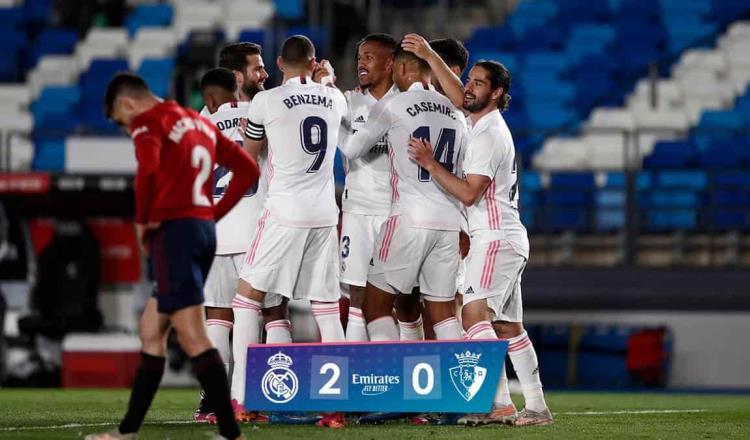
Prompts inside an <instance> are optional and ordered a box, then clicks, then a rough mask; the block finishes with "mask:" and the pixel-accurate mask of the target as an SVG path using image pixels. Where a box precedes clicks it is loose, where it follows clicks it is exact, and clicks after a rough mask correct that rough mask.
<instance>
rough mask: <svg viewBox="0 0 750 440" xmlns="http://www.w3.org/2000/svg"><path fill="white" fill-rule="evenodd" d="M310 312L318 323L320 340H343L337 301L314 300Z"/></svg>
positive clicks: (344, 338) (342, 328)
mask: <svg viewBox="0 0 750 440" xmlns="http://www.w3.org/2000/svg"><path fill="white" fill-rule="evenodd" d="M312 313H313V317H315V322H316V323H317V324H318V330H319V331H320V340H321V342H343V341H345V340H346V337H345V336H344V327H343V326H342V325H341V318H340V315H339V303H338V302H314V303H312Z"/></svg>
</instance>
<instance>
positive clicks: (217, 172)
mask: <svg viewBox="0 0 750 440" xmlns="http://www.w3.org/2000/svg"><path fill="white" fill-rule="evenodd" d="M249 108H250V102H246V101H232V102H227V103H224V104H222V105H220V106H219V108H218V109H217V110H216V112H215V113H213V114H209V115H208V120H210V121H211V122H213V123H214V125H216V128H218V129H219V130H220V131H221V133H222V134H223V135H224V136H226V137H227V138H229V139H231V140H233V141H235V142H237V143H239V144H242V140H243V139H242V128H241V123H240V121H241V120H242V119H243V118H246V117H247V112H248V109H249ZM264 163H265V161H264V158H263V156H261V157H259V158H258V166H259V167H260V168H261V170H262V169H263V165H264ZM265 176H266V173H264V172H261V176H260V179H259V180H258V183H257V184H256V185H254V186H252V187H251V188H250V189H248V190H247V191H246V192H245V195H244V196H243V198H242V199H240V201H239V202H237V205H236V206H235V207H234V208H233V209H232V210H231V211H230V212H229V213H228V214H227V215H226V216H225V217H224V218H223V219H221V221H220V222H218V223H217V224H216V253H217V254H219V255H222V254H234V253H241V252H245V250H246V249H247V246H248V242H249V240H250V238H251V237H252V233H253V231H254V230H255V223H256V220H257V218H258V216H259V213H260V211H261V210H262V208H263V201H264V199H265V195H266V192H267V189H268V181H267V179H266V177H265ZM231 178H232V172H231V171H229V168H227V167H224V166H218V165H217V166H216V168H215V169H214V191H213V196H214V201H217V200H218V199H220V198H221V197H222V196H223V195H224V192H225V191H226V188H227V185H228V184H229V181H230V180H231Z"/></svg>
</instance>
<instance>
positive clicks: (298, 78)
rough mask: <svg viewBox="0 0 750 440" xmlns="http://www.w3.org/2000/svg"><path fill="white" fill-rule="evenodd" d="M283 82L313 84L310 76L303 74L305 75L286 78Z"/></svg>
mask: <svg viewBox="0 0 750 440" xmlns="http://www.w3.org/2000/svg"><path fill="white" fill-rule="evenodd" d="M284 84H305V85H310V84H315V83H314V82H313V80H312V78H310V77H309V76H305V77H302V76H295V77H294V78H289V79H288V80H286V82H285V83H284Z"/></svg>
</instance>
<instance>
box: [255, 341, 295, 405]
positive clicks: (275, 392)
mask: <svg viewBox="0 0 750 440" xmlns="http://www.w3.org/2000/svg"><path fill="white" fill-rule="evenodd" d="M293 363H294V362H293V361H292V358H291V357H289V356H287V355H285V354H284V353H282V352H278V353H276V354H275V355H273V356H271V357H269V358H268V366H269V367H271V368H270V369H269V370H268V371H266V374H264V375H263V379H262V380H261V382H260V386H261V391H262V392H263V395H264V396H266V399H268V400H270V401H271V402H273V403H286V402H289V401H290V400H292V399H294V396H296V395H297V391H299V380H298V379H297V375H296V374H294V371H292V370H291V369H289V367H291V366H292V364H293Z"/></svg>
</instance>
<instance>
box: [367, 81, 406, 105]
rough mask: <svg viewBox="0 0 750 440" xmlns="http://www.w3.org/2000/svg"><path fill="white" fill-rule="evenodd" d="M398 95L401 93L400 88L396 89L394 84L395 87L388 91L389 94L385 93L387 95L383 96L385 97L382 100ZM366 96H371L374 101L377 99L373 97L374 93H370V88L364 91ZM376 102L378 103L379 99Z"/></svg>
mask: <svg viewBox="0 0 750 440" xmlns="http://www.w3.org/2000/svg"><path fill="white" fill-rule="evenodd" d="M397 93H399V91H398V87H396V84H395V83H394V84H393V85H392V86H391V88H390V89H388V91H387V92H385V95H383V97H382V98H380V99H383V98H387V97H389V96H392V95H395V94H397ZM364 94H365V96H369V97H370V98H372V99H375V97H374V96H372V93H370V89H369V88H368V89H366V90H365V91H364ZM375 100H376V101H377V99H375Z"/></svg>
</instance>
